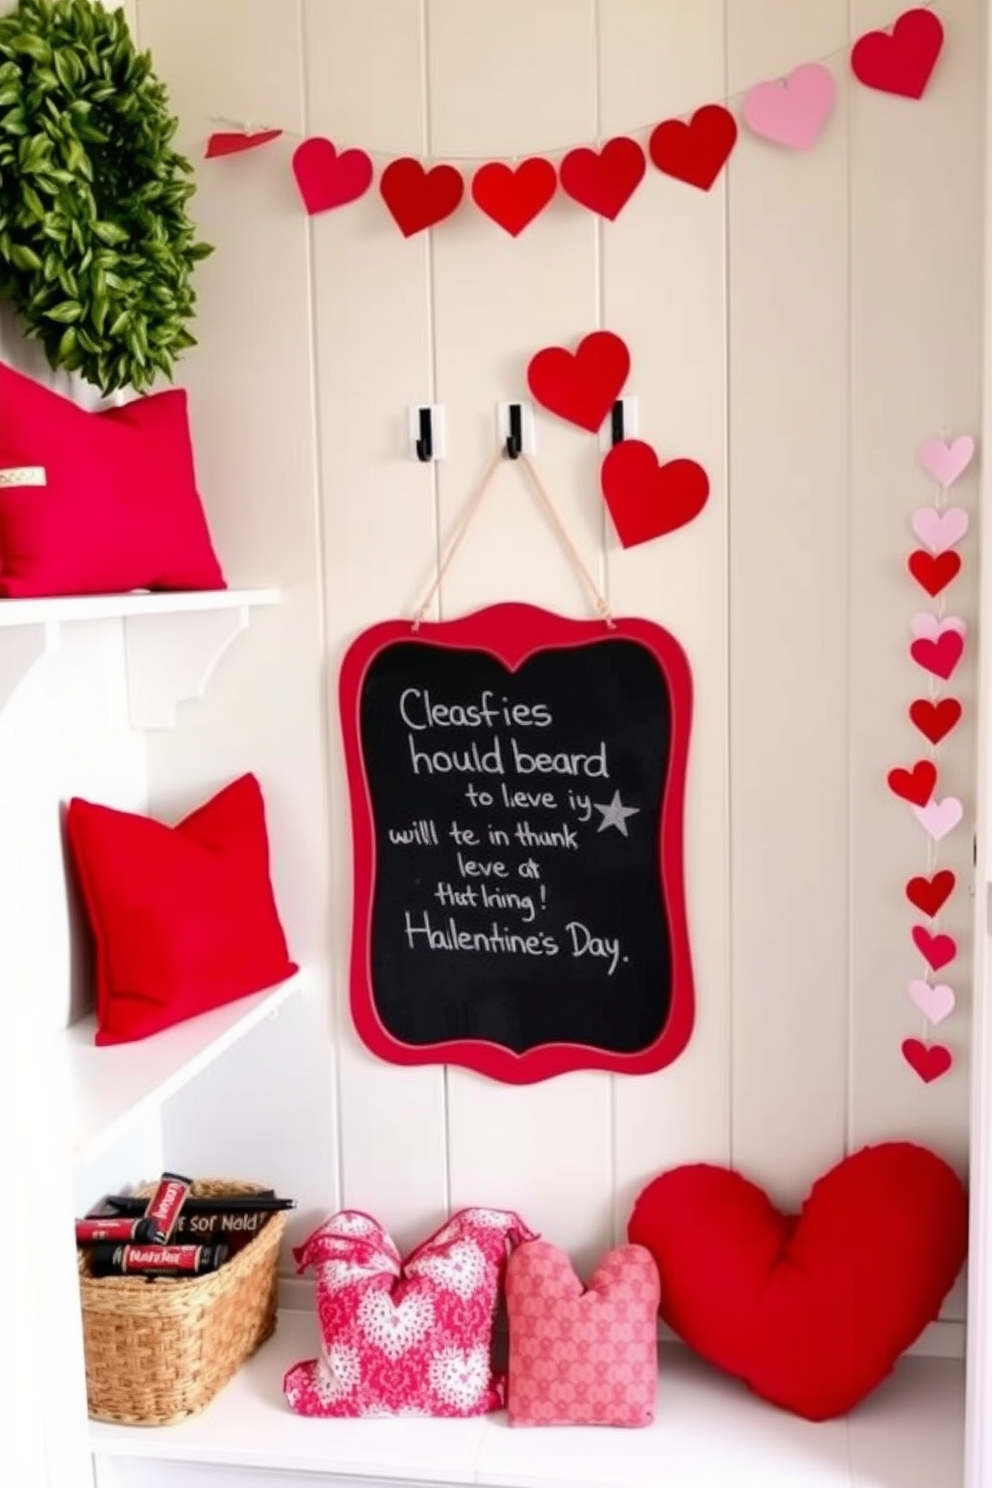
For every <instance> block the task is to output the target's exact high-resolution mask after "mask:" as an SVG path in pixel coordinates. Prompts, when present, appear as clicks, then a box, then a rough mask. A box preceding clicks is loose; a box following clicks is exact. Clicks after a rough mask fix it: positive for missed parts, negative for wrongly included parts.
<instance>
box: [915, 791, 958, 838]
mask: <svg viewBox="0 0 992 1488" xmlns="http://www.w3.org/2000/svg"><path fill="white" fill-rule="evenodd" d="M910 809H911V810H912V813H913V815H914V816H915V817H916V820H917V821H918V822H919V824H920V826H921V827H922V828H923V830H924V832H926V834H927V836H928V837H932V838H933V840H934V842H943V840H944V838H945V837H947V836H948V835H949V834H950V833H951V832H953V831H954V828H955V827H957V826H960V824H961V821H962V819H963V817H964V807H963V806H962V804H961V802H960V801H959V800H958V799H957V797H956V796H945V797H944V799H943V800H942V801H938V800H937V799H936V797H934V799H933V800H932V801H927V803H926V805H925V806H917V805H914V806H912V807H911V808H910Z"/></svg>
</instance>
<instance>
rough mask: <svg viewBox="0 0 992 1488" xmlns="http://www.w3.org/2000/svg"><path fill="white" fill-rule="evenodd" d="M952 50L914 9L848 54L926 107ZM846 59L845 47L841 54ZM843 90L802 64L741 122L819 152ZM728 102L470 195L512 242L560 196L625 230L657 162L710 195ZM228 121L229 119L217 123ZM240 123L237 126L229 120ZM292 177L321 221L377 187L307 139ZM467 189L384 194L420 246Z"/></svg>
mask: <svg viewBox="0 0 992 1488" xmlns="http://www.w3.org/2000/svg"><path fill="white" fill-rule="evenodd" d="M943 44H944V28H943V26H942V24H941V22H940V20H939V18H938V17H937V16H936V15H935V14H934V12H933V10H932V9H930V8H925V7H924V8H919V7H918V8H914V9H910V10H907V11H904V12H903V14H902V15H900V16H899V17H898V18H897V19H896V21H895V22H894V23H893V25H892V27H891V28H890V29H889V30H883V31H869V32H866V33H865V34H864V35H863V36H861V37H859V39H858V40H857V41H856V42H855V43H854V45H853V46H852V47H851V48H850V51H849V52H848V54H847V59H848V64H849V67H850V70H851V73H852V74H853V76H854V77H855V79H856V80H857V81H858V82H859V83H861V84H862V85H863V86H864V87H866V88H871V89H873V90H874V91H876V92H882V93H889V94H893V95H896V96H898V97H902V98H910V99H920V98H922V97H923V95H924V93H925V92H926V90H927V88H928V86H929V84H930V80H931V78H932V76H933V73H934V70H935V68H936V66H937V61H938V59H939V57H940V53H941V51H942V49H943ZM840 55H842V50H841V49H838V52H837V56H840ZM836 92H837V83H836V79H835V77H834V74H833V73H832V72H831V71H830V69H829V68H827V67H826V66H824V64H823V62H809V63H805V64H804V65H802V66H800V67H796V68H794V69H793V71H792V72H790V73H789V74H788V76H787V77H785V78H780V79H773V80H769V81H766V82H760V83H757V84H756V85H755V86H754V87H752V88H749V89H748V90H747V91H746V92H745V93H744V94H743V95H741V98H742V102H741V115H742V118H743V122H744V124H745V125H746V126H747V128H748V129H749V130H750V132H751V133H752V134H753V135H755V136H756V137H757V138H759V139H764V140H767V141H770V142H771V143H772V144H774V145H779V146H782V147H784V148H785V149H788V150H796V151H801V150H809V149H811V148H812V146H813V145H814V144H815V143H816V142H817V140H818V139H819V138H820V136H821V134H822V133H823V132H824V130H825V129H826V128H827V126H828V124H829V122H830V119H831V116H832V114H833V110H834V102H835V98H836ZM729 102H730V100H729V99H725V100H723V101H722V102H719V103H707V104H704V105H703V106H702V107H701V108H697V109H696V110H695V112H694V113H693V114H691V115H690V116H689V117H688V118H687V119H665V120H663V121H662V122H661V123H659V124H656V125H654V126H653V128H652V126H651V125H646V126H645V128H644V132H645V133H647V132H648V131H649V130H650V136H649V139H648V141H647V151H646V154H645V148H644V147H643V146H642V145H641V144H640V143H639V142H638V141H637V140H636V139H633V138H631V137H630V136H629V135H617V136H616V137H615V138H613V139H609V140H606V141H605V142H603V143H601V144H597V145H595V146H593V145H580V146H578V147H576V148H574V149H568V150H566V151H565V152H564V154H563V155H562V158H561V160H560V161H559V162H558V164H557V165H556V164H555V163H554V162H553V161H551V160H547V159H545V158H544V157H543V156H532V157H530V158H528V159H526V160H522V161H521V162H520V163H519V164H512V165H511V164H507V163H505V162H502V161H495V160H493V161H486V162H485V163H480V164H479V166H478V168H477V169H476V170H475V172H474V174H473V175H472V177H471V182H470V195H471V198H472V200H473V202H474V203H475V205H476V206H477V207H478V209H479V210H480V212H482V213H483V214H484V215H485V216H486V217H488V218H490V220H491V221H493V222H495V223H496V224H497V226H499V227H501V228H502V229H503V230H504V231H505V232H507V233H509V234H510V235H511V237H518V236H519V235H520V233H522V232H523V231H524V229H525V228H526V227H529V226H530V224H531V223H532V222H534V221H535V220H536V219H537V218H538V217H539V216H540V214H541V212H543V211H544V209H545V208H546V207H547V206H548V205H549V203H550V202H551V201H552V200H553V199H554V197H555V196H556V195H557V193H558V189H559V186H560V188H561V190H562V192H563V193H564V195H566V196H568V197H570V198H571V199H572V200H573V201H575V202H578V203H579V205H580V206H583V207H585V208H586V209H587V210H588V211H590V212H594V213H596V214H597V215H598V216H600V217H603V218H605V219H606V220H607V221H609V222H614V221H615V220H616V218H617V217H618V216H619V214H620V212H621V211H622V210H623V208H624V207H625V206H626V205H627V203H628V202H629V201H630V199H631V197H632V196H633V194H634V192H635V191H636V190H637V188H638V186H639V185H640V184H641V182H642V180H643V179H644V176H645V173H646V170H647V159H648V158H649V159H650V160H651V162H652V164H653V165H654V166H655V167H656V168H657V169H658V170H659V171H660V172H661V173H662V174H663V175H666V176H670V177H672V178H673V179H675V180H677V181H681V182H683V183H684V184H686V185H689V186H694V187H696V188H697V189H698V190H700V191H709V190H710V189H711V188H712V186H713V185H714V184H715V182H716V181H717V179H718V178H719V175H720V172H721V171H722V170H723V168H724V166H725V165H726V163H727V161H728V160H729V159H730V156H731V154H732V152H733V150H734V148H735V146H736V144H737V140H738V124H737V120H736V119H735V117H734V115H733V114H732V113H731V111H730V109H729V108H728V106H727V105H728V103H729ZM218 122H221V121H218ZM223 122H225V123H226V124H228V125H230V124H232V122H233V121H230V120H226V121H223ZM285 133H292V131H286V130H282V129H269V128H265V129H258V128H254V127H253V126H252V125H250V124H244V125H242V126H241V128H240V129H239V130H236V131H235V130H232V129H225V130H223V131H219V132H215V133H213V134H211V135H210V136H209V137H208V139H207V142H206V147H205V150H204V155H205V158H206V159H208V160H213V159H219V158H221V157H223V156H230V155H236V154H242V153H243V152H245V151H248V150H255V149H257V148H259V147H260V146H262V145H267V144H270V143H271V142H273V141H274V140H277V139H278V138H279V137H280V136H281V135H283V134H285ZM292 168H293V174H294V176H295V177H296V182H297V186H298V188H299V193H300V197H301V199H302V201H303V205H304V207H305V209H306V211H307V212H308V213H309V214H310V215H311V216H315V215H316V214H318V213H321V212H327V211H329V210H331V209H334V208H338V207H343V206H346V205H348V204H349V203H350V202H354V201H358V200H359V198H360V197H362V196H364V195H365V193H366V192H367V191H368V190H369V188H370V187H371V185H372V182H373V179H374V174H375V173H374V168H373V165H372V160H371V155H370V153H369V152H366V151H365V150H356V149H348V150H342V151H339V150H338V148H337V146H336V145H335V144H333V143H332V141H331V140H329V139H326V138H323V137H322V136H311V137H307V138H304V139H303V141H302V143H301V144H300V145H299V146H298V148H297V149H296V151H295V152H294V154H293V162H292ZM465 188H466V181H465V178H464V177H463V175H462V173H461V171H459V170H457V169H456V168H455V167H454V166H453V165H448V164H435V163H433V162H431V163H430V164H425V163H424V162H422V161H420V160H416V159H413V158H412V157H407V156H401V157H392V158H391V160H390V163H389V164H388V165H387V166H386V168H385V169H384V171H383V172H382V175H381V177H380V180H379V194H380V196H381V197H382V200H383V202H384V204H385V206H386V208H387V210H388V211H389V213H390V215H391V216H392V218H393V220H394V221H395V223H396V225H397V226H398V227H399V229H400V232H401V233H402V234H403V236H404V237H407V238H409V237H413V236H414V235H415V234H417V233H421V232H424V231H426V230H427V229H428V228H430V227H434V226H436V225H437V224H438V223H439V222H443V221H444V220H445V218H447V217H450V216H451V215H452V214H453V213H454V212H455V211H456V210H457V208H458V207H459V205H460V204H461V202H462V199H463V197H464V196H465Z"/></svg>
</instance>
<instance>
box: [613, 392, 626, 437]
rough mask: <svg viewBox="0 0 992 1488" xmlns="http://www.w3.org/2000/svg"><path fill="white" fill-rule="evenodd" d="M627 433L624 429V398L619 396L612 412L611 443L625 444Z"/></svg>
mask: <svg viewBox="0 0 992 1488" xmlns="http://www.w3.org/2000/svg"><path fill="white" fill-rule="evenodd" d="M624 438H625V435H624V430H623V400H622V399H621V398H618V399H617V401H616V402H615V403H614V405H613V411H612V412H611V414H610V443H611V444H623V441H624Z"/></svg>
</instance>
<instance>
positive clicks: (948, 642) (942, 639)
mask: <svg viewBox="0 0 992 1488" xmlns="http://www.w3.org/2000/svg"><path fill="white" fill-rule="evenodd" d="M909 652H910V655H911V656H912V658H913V660H914V661H915V662H916V664H917V666H921V667H922V668H923V670H924V671H926V672H932V673H933V675H934V676H935V677H941V678H942V679H943V680H944V681H945V682H946V681H947V679H948V677H950V676H951V675H952V674H953V672H954V668H955V667H956V666H957V664H958V662H959V661H960V660H961V658H962V656H963V655H964V636H963V635H962V634H961V632H960V631H959V630H945V631H944V633H943V635H940V636H938V637H937V639H936V640H929V639H925V638H924V637H922V636H921V637H920V638H919V639H918V640H915V641H914V642H913V644H912V645H911V646H910V648H909Z"/></svg>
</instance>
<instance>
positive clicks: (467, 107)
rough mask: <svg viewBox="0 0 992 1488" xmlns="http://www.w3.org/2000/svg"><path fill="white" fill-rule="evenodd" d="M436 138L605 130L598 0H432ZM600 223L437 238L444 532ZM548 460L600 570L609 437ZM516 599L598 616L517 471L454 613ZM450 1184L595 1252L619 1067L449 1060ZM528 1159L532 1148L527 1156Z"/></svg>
mask: <svg viewBox="0 0 992 1488" xmlns="http://www.w3.org/2000/svg"><path fill="white" fill-rule="evenodd" d="M428 15H429V35H430V75H431V96H430V105H431V134H432V138H431V148H432V150H433V153H434V154H435V155H436V156H437V157H438V158H444V156H445V154H446V152H449V151H450V152H453V153H455V154H460V155H469V154H472V153H477V154H479V155H480V156H496V157H498V156H500V155H501V154H505V155H513V154H516V153H518V152H520V153H526V152H531V151H533V150H535V149H538V150H539V149H541V148H542V147H543V148H544V149H545V150H547V149H548V148H549V147H552V146H554V145H561V146H566V145H571V144H575V143H579V142H582V141H586V140H589V139H592V138H594V136H595V128H596V125H595V97H594V79H595V57H596V51H595V30H594V24H593V22H594V7H593V4H592V0H582V3H581V4H576V3H575V0H507V3H503V4H500V5H498V6H496V5H486V6H466V5H464V4H462V3H461V0H429V3H428ZM594 255H595V227H594V224H593V220H592V218H591V217H590V216H589V215H588V214H587V213H585V212H583V211H582V210H581V209H580V208H578V207H576V206H575V205H574V204H569V203H568V202H567V201H557V202H556V203H555V204H554V205H553V207H552V208H551V209H550V210H549V211H547V212H545V213H544V214H542V216H541V217H540V218H539V219H538V221H537V222H536V223H535V224H534V225H533V226H532V227H530V228H528V229H527V230H526V231H525V232H524V233H523V234H522V236H521V237H520V238H518V239H517V240H513V239H511V238H509V237H507V236H506V234H504V233H503V232H502V230H501V229H499V228H498V227H496V226H495V225H494V224H493V223H491V222H489V221H488V220H487V219H485V218H483V217H482V216H481V214H479V213H477V212H475V211H474V210H469V211H466V212H464V213H463V215H462V216H461V217H460V218H459V219H458V220H457V221H455V222H453V223H451V224H449V225H447V226H446V227H445V228H444V229H442V230H440V231H439V232H438V233H437V234H436V235H435V259H434V313H435V334H436V356H437V369H438V395H439V397H440V399H441V401H442V402H443V403H444V404H445V405H446V406H447V408H448V411H449V417H450V427H451V458H450V459H449V460H448V461H447V462H446V464H445V465H444V467H443V469H442V471H441V481H440V491H441V513H442V519H443V527H444V530H445V531H447V530H448V529H450V527H451V525H452V523H453V521H454V519H455V518H456V516H457V515H458V513H459V512H460V511H461V510H462V508H463V505H464V503H465V502H466V501H467V500H468V498H469V496H470V494H471V492H472V488H473V486H474V483H475V482H476V481H477V480H478V478H479V473H480V471H481V470H482V469H484V467H485V465H486V464H487V462H488V461H489V460H490V459H491V458H492V454H493V451H494V449H495V440H496V424H495V417H496V404H497V402H498V401H499V400H500V399H504V398H511V397H518V398H519V397H521V396H524V397H526V396H527V392H526V382H525V372H526V366H527V361H528V359H529V357H530V356H531V355H532V353H533V352H535V351H537V350H538V349H539V348H540V347H542V346H545V345H550V344H569V345H571V344H574V342H575V341H576V340H577V339H578V338H579V337H580V336H582V335H583V334H585V333H586V332H587V331H590V330H592V329H593V328H594V327H595V324H596V290H595V286H596V275H595V256H594ZM537 437H538V449H537V460H538V464H539V465H540V468H541V470H542V471H543V472H544V474H545V476H546V478H547V481H548V484H549V486H550V489H551V491H552V494H553V495H554V497H555V500H556V502H557V504H558V506H559V509H560V512H561V515H562V518H563V520H564V521H565V522H566V523H567V525H568V527H569V530H570V531H571V533H572V535H573V537H574V538H575V540H576V541H577V543H578V544H579V546H580V548H581V550H582V552H583V555H584V557H585V559H586V561H587V562H588V563H589V564H590V565H592V567H593V568H594V569H598V567H599V564H600V558H601V538H600V534H601V524H600V517H599V507H598V499H597V494H596V486H595V480H596V453H595V442H594V440H593V439H592V437H591V436H589V435H583V434H582V433H580V432H579V431H577V430H574V429H570V428H567V427H565V426H563V425H556V423H555V421H554V420H552V419H550V418H547V419H545V418H542V419H541V420H540V423H539V429H538V436H537ZM504 599H528V600H531V601H533V602H534V603H536V604H541V605H544V606H545V607H547V608H549V609H560V610H561V611H563V612H564V613H566V614H578V615H584V614H586V613H587V610H586V608H585V602H584V600H583V596H582V592H581V590H580V589H579V587H578V584H577V581H576V580H575V578H574V576H573V574H572V573H571V570H570V569H569V567H568V564H567V561H566V559H565V557H564V555H563V553H562V551H561V549H560V547H559V546H558V544H557V541H556V539H555V537H554V535H553V534H552V532H551V531H550V529H549V526H548V523H547V521H546V519H545V517H544V516H543V514H542V513H541V512H540V510H539V509H538V508H537V506H536V505H535V503H534V499H533V496H532V495H531V493H530V492H529V490H528V489H527V487H526V485H525V484H524V481H523V478H522V477H521V476H520V475H519V474H518V473H517V472H515V471H514V470H513V469H511V468H504V469H503V470H502V471H501V472H500V478H499V482H498V484H497V486H496V488H495V490H494V491H493V492H492V494H491V497H490V500H489V503H488V505H487V506H485V507H484V508H483V509H482V511H481V513H480V515H479V518H478V520H477V522H476V524H475V525H474V527H473V529H472V531H471V533H470V535H469V536H468V538H467V539H466V544H465V549H464V556H463V559H462V561H461V562H460V563H458V564H457V565H456V566H455V567H454V569H453V570H452V573H451V575H450V578H449V579H447V580H446V582H445V585H444V591H443V594H442V605H443V612H444V614H445V615H446V616H451V615H454V614H457V613H460V612H463V611H466V610H470V609H474V608H476V607H478V606H480V605H483V604H486V603H489V602H492V601H496V600H504ZM448 1092H449V1113H450V1162H451V1195H452V1202H453V1203H455V1204H459V1203H464V1202H468V1201H474V1202H479V1201H480V1200H482V1201H484V1202H486V1203H498V1204H511V1205H513V1206H514V1207H516V1208H519V1209H520V1211H521V1213H522V1214H523V1216H524V1217H525V1219H527V1220H528V1221H529V1222H530V1223H531V1224H532V1225H534V1226H535V1227H536V1228H538V1229H541V1230H542V1231H543V1232H544V1233H545V1234H547V1235H548V1236H549V1237H553V1238H555V1239H556V1240H557V1241H559V1242H560V1243H562V1244H564V1245H567V1246H568V1247H570V1248H571V1249H572V1250H573V1251H575V1252H576V1253H577V1254H579V1255H580V1256H583V1257H584V1256H586V1255H589V1254H591V1253H592V1252H593V1251H594V1250H595V1249H596V1248H597V1247H598V1246H599V1245H600V1244H601V1242H602V1241H603V1240H605V1238H606V1236H607V1234H608V1227H609V1195H610V1190H611V1185H612V1173H611V1166H610V1150H611V1130H610V1107H609V1081H608V1079H607V1078H606V1077H605V1076H598V1075H573V1076H566V1077H562V1078H559V1079H557V1080H552V1081H550V1082H547V1083H545V1084H542V1085H537V1086H530V1087H527V1088H524V1089H511V1088H509V1087H506V1086H501V1085H496V1084H492V1083H490V1082H488V1081H485V1080H482V1079H480V1078H479V1077H477V1076H474V1075H471V1074H467V1073H465V1072H462V1071H456V1070H451V1071H450V1072H449V1075H448ZM522 1152H526V1153H527V1161H526V1162H525V1163H524V1162H521V1157H520V1155H521V1153H522Z"/></svg>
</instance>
